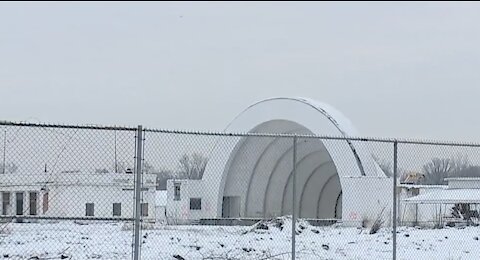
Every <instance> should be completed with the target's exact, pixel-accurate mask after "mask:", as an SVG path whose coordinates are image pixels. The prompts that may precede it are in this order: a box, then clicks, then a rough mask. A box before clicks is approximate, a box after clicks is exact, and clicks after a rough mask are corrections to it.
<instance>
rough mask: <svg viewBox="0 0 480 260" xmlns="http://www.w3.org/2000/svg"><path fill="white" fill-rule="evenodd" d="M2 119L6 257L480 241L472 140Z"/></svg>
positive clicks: (303, 252) (322, 255)
mask: <svg viewBox="0 0 480 260" xmlns="http://www.w3.org/2000/svg"><path fill="white" fill-rule="evenodd" d="M0 127H1V129H2V133H1V134H0V137H1V143H2V144H1V145H0V148H1V158H2V161H1V164H0V166H1V168H0V173H1V174H0V201H1V208H0V210H1V211H0V213H1V216H0V220H1V222H2V223H1V224H0V230H1V232H0V251H1V252H0V253H2V256H3V257H4V258H7V259H8V258H10V259H62V258H63V259H67V258H68V259H135V260H136V259H293V258H295V259H372V258H379V259H392V258H393V259H395V258H398V259H414V258H415V259H416V258H419V257H426V258H430V259H471V258H474V257H475V256H476V255H478V254H480V250H479V249H478V248H479V247H478V246H477V243H480V242H479V241H478V237H479V235H480V234H479V233H480V229H479V228H478V227H476V226H477V225H478V223H479V220H480V219H479V218H480V217H479V212H478V210H479V207H478V204H479V203H480V161H479V160H480V156H479V155H480V154H479V151H478V150H479V147H480V145H477V144H466V143H465V144H462V143H440V142H418V141H412V140H394V139H375V138H358V137H355V138H354V137H348V138H347V137H328V136H313V135H310V133H309V132H308V131H306V130H301V129H299V130H296V131H294V132H292V133H291V132H287V133H244V134H241V133H200V132H184V131H170V130H156V129H142V127H137V128H128V127H98V126H63V125H40V124H23V123H10V122H1V123H0ZM273 132H274V131H273ZM279 132H282V131H281V130H279Z"/></svg>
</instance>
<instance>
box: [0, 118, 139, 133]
mask: <svg viewBox="0 0 480 260" xmlns="http://www.w3.org/2000/svg"><path fill="white" fill-rule="evenodd" d="M0 126H18V127H38V128H65V129H89V130H118V131H137V129H138V128H137V127H128V126H102V125H67V124H48V123H29V122H13V121H4V120H0Z"/></svg>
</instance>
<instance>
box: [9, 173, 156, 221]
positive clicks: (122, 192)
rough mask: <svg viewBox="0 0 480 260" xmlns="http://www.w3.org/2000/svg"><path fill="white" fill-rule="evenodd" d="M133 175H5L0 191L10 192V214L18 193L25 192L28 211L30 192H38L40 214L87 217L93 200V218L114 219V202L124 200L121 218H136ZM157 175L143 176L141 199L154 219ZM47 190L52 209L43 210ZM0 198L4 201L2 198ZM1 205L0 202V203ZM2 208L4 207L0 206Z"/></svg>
mask: <svg viewBox="0 0 480 260" xmlns="http://www.w3.org/2000/svg"><path fill="white" fill-rule="evenodd" d="M133 177H134V176H133V175H132V174H119V173H114V174H88V173H87V174H79V173H75V174H58V175H51V174H30V175H20V174H4V175H0V192H2V191H6V192H10V194H11V195H10V202H11V214H12V215H15V210H16V208H15V205H16V204H15V193H16V192H24V198H23V201H24V212H26V215H28V213H29V208H28V207H29V192H30V191H36V192H38V197H37V213H38V215H45V216H49V217H85V213H86V203H94V217H96V218H112V217H113V203H121V210H122V212H121V213H122V214H121V216H120V217H122V218H131V217H133V216H134V215H133V206H134V197H133ZM155 179H156V176H155V175H150V174H149V175H146V174H145V175H144V176H143V181H144V185H143V188H144V190H143V191H142V202H145V203H148V216H146V217H144V219H145V220H154V219H155V212H156V210H155ZM46 192H48V194H49V195H48V200H49V201H48V205H49V207H48V208H49V209H48V211H47V212H46V213H44V212H43V210H42V207H43V194H44V193H46ZM0 201H1V200H0ZM0 206H1V205H0ZM0 210H1V208H0Z"/></svg>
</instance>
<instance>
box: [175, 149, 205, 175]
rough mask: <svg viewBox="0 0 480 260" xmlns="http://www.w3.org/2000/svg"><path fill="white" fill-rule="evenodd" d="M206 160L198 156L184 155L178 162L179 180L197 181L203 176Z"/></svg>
mask: <svg viewBox="0 0 480 260" xmlns="http://www.w3.org/2000/svg"><path fill="white" fill-rule="evenodd" d="M207 161H208V159H207V158H206V157H205V156H203V155H201V154H199V153H193V154H191V155H188V154H184V155H183V156H182V157H181V158H180V160H179V161H178V162H179V172H178V176H177V177H179V178H186V179H193V180H199V179H201V178H202V176H203V172H204V171H205V167H206V166H207Z"/></svg>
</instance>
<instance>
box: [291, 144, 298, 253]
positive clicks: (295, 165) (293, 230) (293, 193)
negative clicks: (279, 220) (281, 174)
mask: <svg viewBox="0 0 480 260" xmlns="http://www.w3.org/2000/svg"><path fill="white" fill-rule="evenodd" d="M292 171H293V174H292V175H293V176H292V186H293V187H292V196H293V197H292V259H295V235H296V222H297V216H296V215H295V206H296V205H295V204H296V203H295V200H296V186H297V183H296V182H297V176H296V175H297V136H296V135H295V136H294V137H293V169H292Z"/></svg>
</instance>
